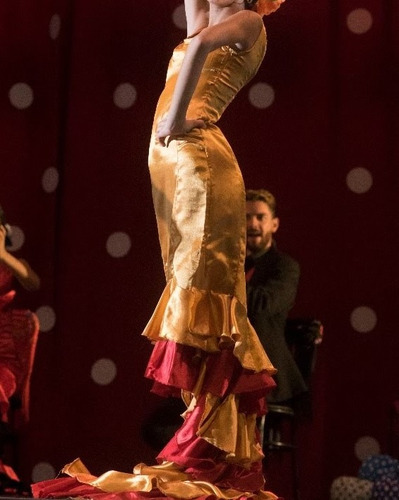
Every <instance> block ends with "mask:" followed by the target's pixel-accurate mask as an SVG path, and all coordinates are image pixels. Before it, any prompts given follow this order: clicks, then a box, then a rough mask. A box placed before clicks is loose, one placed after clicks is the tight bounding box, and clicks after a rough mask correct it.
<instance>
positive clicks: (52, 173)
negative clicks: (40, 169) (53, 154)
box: [42, 167, 59, 193]
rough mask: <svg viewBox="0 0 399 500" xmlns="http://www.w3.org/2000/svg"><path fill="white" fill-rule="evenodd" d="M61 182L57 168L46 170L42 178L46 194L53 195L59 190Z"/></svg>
mask: <svg viewBox="0 0 399 500" xmlns="http://www.w3.org/2000/svg"><path fill="white" fill-rule="evenodd" d="M58 181H59V174H58V170H57V169H56V168H55V167H49V168H46V170H45V171H44V173H43V176H42V187H43V190H44V191H45V192H46V193H52V192H53V191H55V190H56V189H57V186H58Z"/></svg>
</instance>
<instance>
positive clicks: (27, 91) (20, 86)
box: [8, 82, 33, 109]
mask: <svg viewBox="0 0 399 500" xmlns="http://www.w3.org/2000/svg"><path fill="white" fill-rule="evenodd" d="M8 97H9V99H10V102H11V104H12V105H13V106H14V107H16V108H17V109H26V108H29V106H30V105H31V104H32V102H33V90H32V88H31V87H30V86H29V85H28V84H27V83H23V82H20V83H15V84H14V85H13V86H12V87H11V88H10V90H9V92H8Z"/></svg>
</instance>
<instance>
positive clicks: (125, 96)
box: [114, 83, 137, 109]
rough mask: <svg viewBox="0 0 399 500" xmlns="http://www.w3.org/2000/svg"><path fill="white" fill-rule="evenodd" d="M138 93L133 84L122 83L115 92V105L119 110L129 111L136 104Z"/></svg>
mask: <svg viewBox="0 0 399 500" xmlns="http://www.w3.org/2000/svg"><path fill="white" fill-rule="evenodd" d="M136 98H137V91H136V89H135V88H134V87H133V85H132V84H131V83H121V84H119V85H118V86H117V87H116V89H115V90H114V104H115V106H118V108H122V109H128V108H130V107H132V106H133V104H134V103H135V102H136Z"/></svg>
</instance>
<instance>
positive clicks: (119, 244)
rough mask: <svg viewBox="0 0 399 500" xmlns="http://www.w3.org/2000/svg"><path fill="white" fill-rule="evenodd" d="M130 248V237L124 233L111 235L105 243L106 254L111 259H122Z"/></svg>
mask: <svg viewBox="0 0 399 500" xmlns="http://www.w3.org/2000/svg"><path fill="white" fill-rule="evenodd" d="M131 246H132V244H131V241H130V237H129V235H128V234H126V233H122V232H116V233H112V234H111V235H110V236H109V237H108V239H107V243H106V248H107V252H108V253H109V254H110V255H111V257H124V256H125V255H127V254H128V253H129V250H130V247H131Z"/></svg>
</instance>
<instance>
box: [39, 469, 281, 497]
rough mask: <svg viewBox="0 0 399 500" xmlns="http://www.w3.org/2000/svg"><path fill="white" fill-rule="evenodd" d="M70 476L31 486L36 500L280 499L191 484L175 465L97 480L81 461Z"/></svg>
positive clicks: (110, 473)
mask: <svg viewBox="0 0 399 500" xmlns="http://www.w3.org/2000/svg"><path fill="white" fill-rule="evenodd" d="M61 472H62V473H63V474H66V475H67V476H69V477H59V478H57V479H54V480H47V481H42V482H39V483H35V484H33V485H32V492H33V495H34V497H35V498H65V497H75V498H76V497H81V498H95V499H98V500H115V499H118V500H136V499H137V500H145V499H151V500H161V499H162V500H174V499H176V498H177V499H187V500H188V499H196V500H215V499H221V500H244V499H253V500H278V497H277V496H276V495H274V494H273V493H270V492H268V491H262V490H261V491H258V492H256V493H254V492H251V491H238V490H235V489H233V488H226V489H223V488H219V487H217V486H214V485H212V484H210V483H205V482H203V481H192V480H190V478H189V476H188V475H187V474H186V473H184V472H182V471H181V470H179V468H177V467H176V466H175V465H174V464H171V463H164V464H161V465H159V466H153V467H148V466H146V465H145V464H139V465H137V466H136V467H135V468H134V471H133V473H132V474H129V473H124V472H118V471H113V470H111V471H108V472H106V473H105V474H103V475H101V476H99V477H96V476H93V475H91V474H90V472H89V471H88V470H87V469H86V467H85V466H84V465H83V463H82V462H81V461H80V459H76V460H75V461H74V462H72V463H70V464H68V465H66V466H65V467H64V468H63V469H62V471H61Z"/></svg>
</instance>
